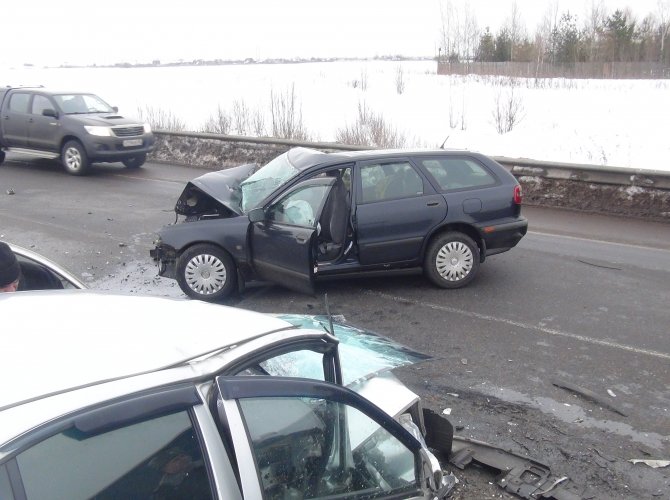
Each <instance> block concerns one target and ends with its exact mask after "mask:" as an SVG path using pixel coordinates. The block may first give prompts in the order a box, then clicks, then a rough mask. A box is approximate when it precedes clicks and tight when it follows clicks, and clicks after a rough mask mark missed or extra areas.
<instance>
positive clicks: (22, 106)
mask: <svg viewBox="0 0 670 500" xmlns="http://www.w3.org/2000/svg"><path fill="white" fill-rule="evenodd" d="M29 100H30V94H22V93H16V94H12V95H11V97H10V98H9V110H10V111H13V112H14V113H27V112H28V101H29Z"/></svg>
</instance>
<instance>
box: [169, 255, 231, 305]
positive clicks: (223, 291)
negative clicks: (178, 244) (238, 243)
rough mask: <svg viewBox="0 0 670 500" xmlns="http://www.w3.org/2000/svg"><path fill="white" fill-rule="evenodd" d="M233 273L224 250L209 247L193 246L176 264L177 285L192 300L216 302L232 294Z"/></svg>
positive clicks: (229, 260)
mask: <svg viewBox="0 0 670 500" xmlns="http://www.w3.org/2000/svg"><path fill="white" fill-rule="evenodd" d="M236 271H237V270H236V268H235V263H234V262H233V259H232V258H231V257H230V255H229V254H228V252H226V251H225V250H223V249H221V248H219V247H217V246H215V245H210V244H198V245H193V246H192V247H189V248H187V249H186V250H185V251H184V252H183V253H182V254H181V255H180V256H179V259H178V260H177V283H179V288H181V290H182V291H183V292H184V293H185V294H186V295H188V296H189V297H191V298H192V299H197V300H204V301H206V302H216V301H218V300H221V299H223V298H226V297H228V296H229V295H231V294H232V293H233V291H234V290H235V284H236V282H237V272H236Z"/></svg>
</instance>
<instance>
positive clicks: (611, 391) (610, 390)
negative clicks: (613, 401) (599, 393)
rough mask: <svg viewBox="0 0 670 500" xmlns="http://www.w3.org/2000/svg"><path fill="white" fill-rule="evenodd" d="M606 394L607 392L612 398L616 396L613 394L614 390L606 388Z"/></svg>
mask: <svg viewBox="0 0 670 500" xmlns="http://www.w3.org/2000/svg"><path fill="white" fill-rule="evenodd" d="M607 394H609V395H610V396H612V397H613V398H616V394H614V391H613V390H612V389H607Z"/></svg>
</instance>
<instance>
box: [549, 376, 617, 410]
mask: <svg viewBox="0 0 670 500" xmlns="http://www.w3.org/2000/svg"><path fill="white" fill-rule="evenodd" d="M551 383H552V384H553V385H555V386H556V387H560V388H562V389H567V390H569V391H572V392H575V393H577V394H579V395H580V396H583V397H585V398H587V399H590V400H591V401H593V402H594V403H597V404H599V405H601V406H603V407H605V408H608V409H610V410H612V411H613V412H616V413H618V414H619V415H621V416H623V417H627V416H628V415H627V414H626V413H624V411H623V410H621V409H620V408H617V407H616V406H614V405H613V404H612V403H610V402H609V401H608V400H606V399H605V398H603V397H602V396H599V395H598V394H596V393H595V392H593V391H591V390H589V389H586V388H584V387H580V386H578V385H575V384H571V383H570V382H566V381H564V380H558V379H556V380H552V381H551Z"/></svg>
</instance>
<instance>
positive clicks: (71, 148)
mask: <svg viewBox="0 0 670 500" xmlns="http://www.w3.org/2000/svg"><path fill="white" fill-rule="evenodd" d="M61 161H62V162H63V167H65V171H66V172H67V173H68V174H72V175H85V174H86V173H87V172H88V167H89V166H90V165H91V164H90V162H89V161H88V155H87V154H86V150H85V149H84V146H82V145H81V143H80V142H79V141H68V142H66V143H65V145H64V146H63V150H62V151H61Z"/></svg>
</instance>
